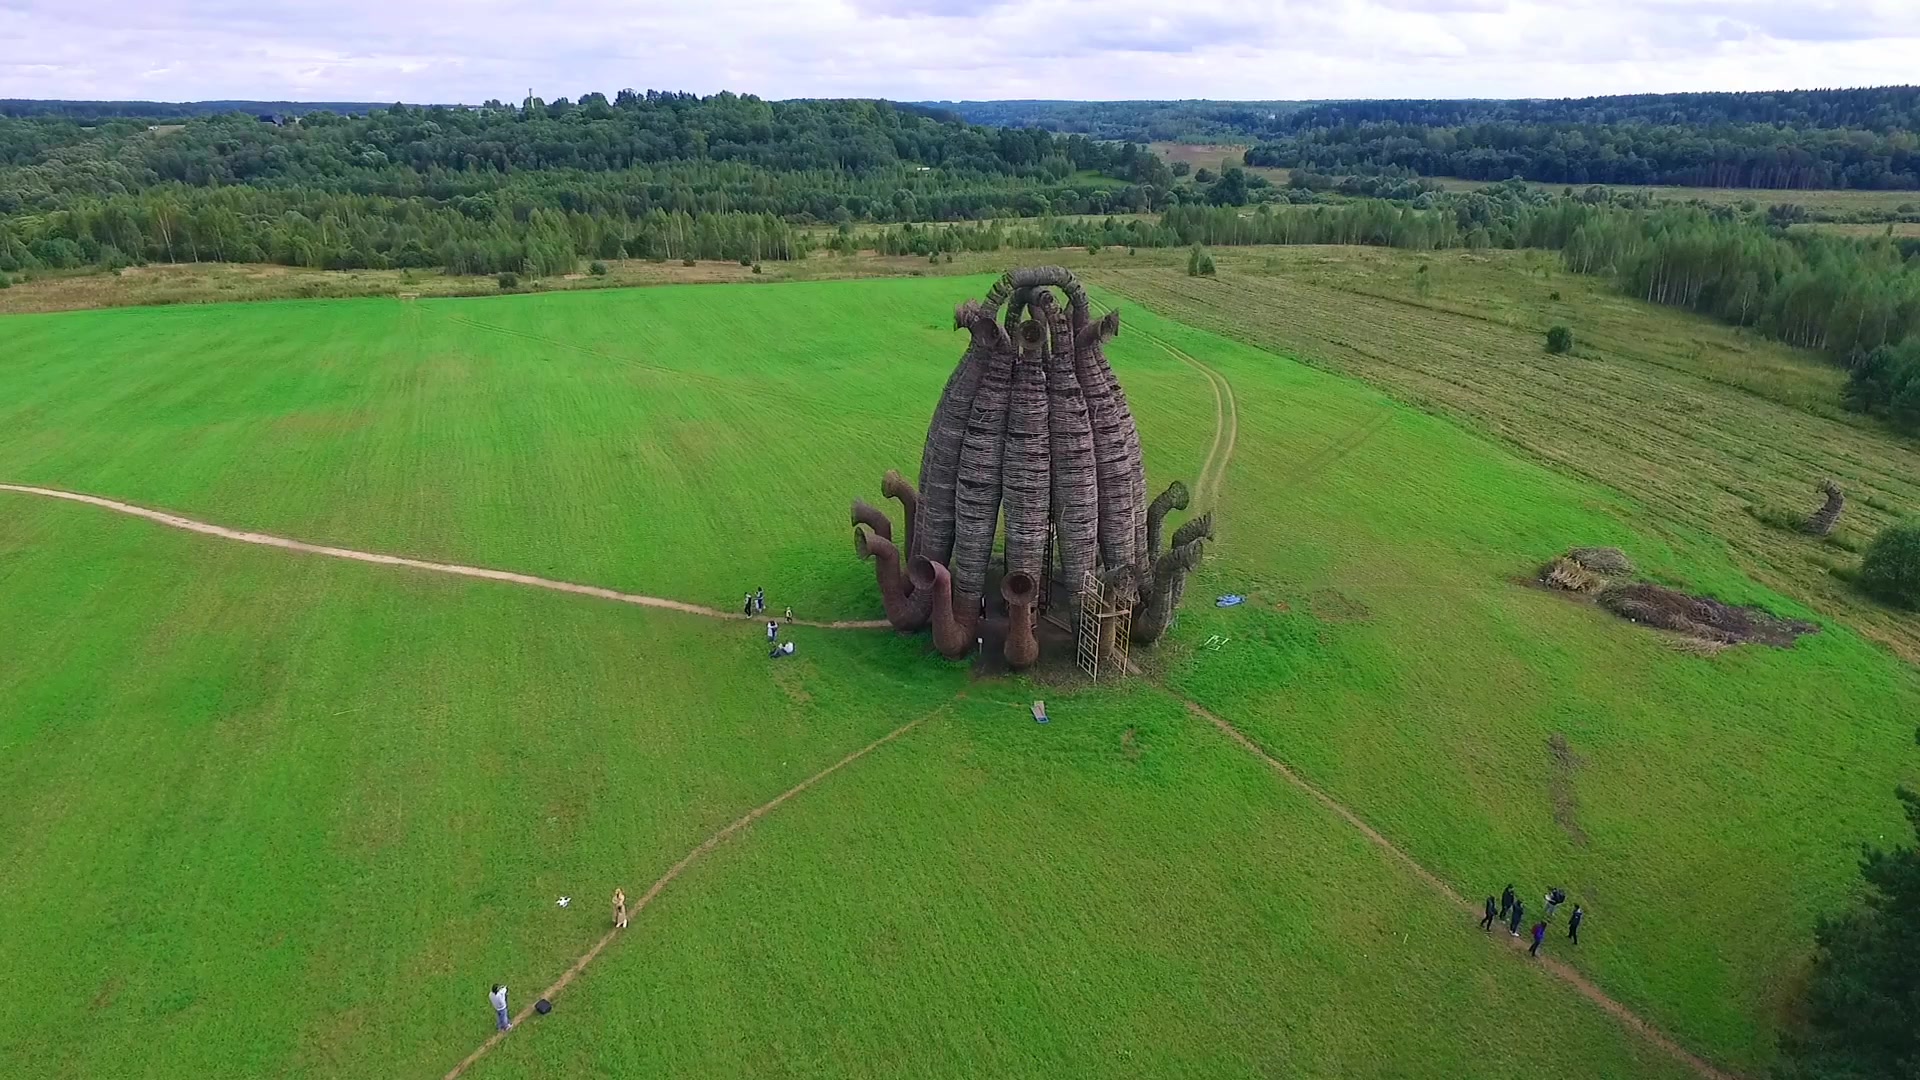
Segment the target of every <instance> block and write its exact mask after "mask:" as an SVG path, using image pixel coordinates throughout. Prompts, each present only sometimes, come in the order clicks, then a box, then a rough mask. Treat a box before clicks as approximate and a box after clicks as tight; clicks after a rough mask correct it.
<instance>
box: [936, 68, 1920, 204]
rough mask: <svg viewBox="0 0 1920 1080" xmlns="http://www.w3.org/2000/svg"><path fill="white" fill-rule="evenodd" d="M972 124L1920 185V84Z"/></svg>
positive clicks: (1793, 184) (1458, 170) (1094, 113)
mask: <svg viewBox="0 0 1920 1080" xmlns="http://www.w3.org/2000/svg"><path fill="white" fill-rule="evenodd" d="M936 105H937V107H939V108H942V109H946V110H948V111H950V112H952V113H954V114H955V115H958V116H960V117H963V118H965V119H967V120H970V121H974V122H976V123H994V124H1000V125H1008V126H1022V127H1034V128H1041V129H1046V130H1052V131H1065V132H1084V133H1087V134H1091V135H1094V136H1096V137H1100V138H1107V139H1121V140H1128V139H1131V140H1140V141H1152V140H1235V141H1255V142H1257V143H1258V145H1256V146H1254V147H1253V148H1252V149H1250V150H1248V151H1247V155H1246V162H1247V164H1249V165H1270V166H1280V167H1286V168H1310V169H1316V170H1320V171H1323V172H1334V173H1354V172H1363V173H1364V172H1379V171H1381V170H1384V169H1389V168H1403V169H1408V170H1411V171H1413V172H1415V173H1417V174H1419V175H1422V176H1458V177H1465V178H1467V179H1470V180H1505V179H1507V178H1508V177H1511V176H1519V177H1523V178H1525V179H1528V180H1538V181H1544V182H1547V183H1554V184H1677V185H1685V186H1697V187H1753V188H1868V189H1913V188H1920V137H1917V136H1916V132H1920V87H1915V86H1891V87H1874V88H1866V89H1854V90H1786V91H1777V92H1770V93H1701V94H1632V95H1625V96H1619V97H1596V98H1566V99H1559V100H1515V101H1475V100H1467V101H1421V100H1407V101H1334V102H1317V103H1287V102H1217V101H1178V102H1167V101H1132V102H1062V101H1052V102H1048V101H1036V102H940V103H936Z"/></svg>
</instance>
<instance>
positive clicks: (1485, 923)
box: [1480, 896, 1498, 931]
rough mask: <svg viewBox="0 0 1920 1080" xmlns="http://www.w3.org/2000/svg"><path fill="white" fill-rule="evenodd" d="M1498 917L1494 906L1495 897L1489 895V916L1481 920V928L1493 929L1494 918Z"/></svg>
mask: <svg viewBox="0 0 1920 1080" xmlns="http://www.w3.org/2000/svg"><path fill="white" fill-rule="evenodd" d="M1497 917H1498V916H1497V915H1496V913H1495V911H1494V907H1493V897H1491V896H1489V897H1487V917H1486V918H1484V919H1481V920H1480V929H1482V930H1487V931H1491V930H1492V929H1493V920H1494V919H1495V918H1497Z"/></svg>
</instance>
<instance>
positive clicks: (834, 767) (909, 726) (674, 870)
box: [445, 703, 951, 1080]
mask: <svg viewBox="0 0 1920 1080" xmlns="http://www.w3.org/2000/svg"><path fill="white" fill-rule="evenodd" d="M950 707H951V703H949V704H947V705H942V706H940V707H939V708H937V709H934V710H933V711H932V712H929V713H927V714H926V715H925V716H922V717H919V718H918V719H914V720H909V721H907V722H906V723H904V724H901V725H900V726H899V727H897V728H894V729H893V730H892V731H889V732H887V733H886V734H885V735H882V736H880V737H879V738H877V739H875V740H873V741H872V742H870V743H868V744H867V745H865V746H863V747H861V748H860V749H858V750H855V751H854V752H853V753H851V754H848V755H847V756H846V757H843V758H841V759H840V760H839V761H836V762H834V763H833V764H831V765H829V766H827V767H826V768H824V769H821V770H820V771H819V772H817V773H814V774H813V775H812V776H809V777H807V778H806V779H805V780H802V781H800V782H799V783H798V784H795V785H794V786H792V787H790V788H788V789H787V790H785V791H783V792H781V793H780V794H778V795H776V796H774V797H773V798H772V799H769V800H768V801H766V802H764V803H761V804H760V805H759V806H756V807H754V808H753V809H752V810H749V811H747V812H746V814H744V815H742V816H741V817H739V818H737V819H735V820H734V821H733V823H732V824H730V825H728V826H727V827H726V828H724V829H721V830H720V831H719V832H717V833H714V834H713V835H712V836H709V837H707V838H706V839H705V840H703V841H701V842H700V846H698V847H696V848H694V849H693V850H692V851H689V852H687V853H686V855H685V856H683V857H682V858H681V859H680V861H679V862H677V863H674V864H673V865H672V866H670V867H668V868H667V872H666V873H664V874H662V875H660V879H659V880H658V881H655V882H654V883H653V885H652V886H651V887H649V888H648V889H647V891H646V892H644V893H642V894H641V895H640V899H639V900H638V901H636V902H635V903H634V905H633V907H632V908H630V909H629V910H628V912H627V915H628V918H629V920H631V918H632V917H633V916H635V915H638V914H639V913H640V912H642V911H644V910H645V909H646V907H647V905H648V904H651V903H653V901H654V899H655V898H657V897H658V896H659V895H660V894H661V893H662V892H663V891H665V890H666V887H667V886H668V885H671V884H673V879H675V878H677V877H679V876H680V875H681V873H682V872H684V871H685V870H686V868H687V867H689V866H691V865H693V863H694V861H695V860H697V859H698V858H700V856H702V855H705V854H706V853H707V852H709V851H712V850H713V849H714V848H717V847H719V846H720V845H721V844H722V843H723V842H724V841H726V839H727V838H728V837H730V836H732V835H733V834H735V833H737V832H740V831H741V830H742V829H745V828H746V827H747V826H749V825H752V824H753V823H754V822H756V821H758V820H760V819H761V818H763V817H766V816H767V815H768V814H770V813H772V812H773V811H775V810H777V809H779V808H780V805H781V804H782V803H785V802H786V801H787V800H788V799H791V798H793V797H794V796H795V795H798V794H800V793H801V792H803V791H805V790H807V789H808V788H810V787H812V786H813V785H815V784H817V783H819V782H820V781H822V780H825V779H826V778H827V777H829V776H832V775H833V774H834V773H836V772H839V771H840V770H841V769H843V768H845V767H847V766H848V765H851V764H853V763H854V762H856V761H858V760H860V759H861V758H863V757H866V756H867V755H868V754H870V753H872V752H873V751H875V750H878V749H879V748H880V747H882V746H885V745H886V744H887V743H890V742H892V741H893V740H895V739H897V738H899V737H900V736H902V735H905V734H906V733H907V732H909V731H912V730H913V729H914V728H917V727H919V726H920V725H922V724H924V723H926V722H927V721H928V720H931V719H933V718H934V717H935V716H938V715H939V714H940V713H942V712H944V711H946V710H947V709H948V708H950ZM619 936H620V931H619V929H618V928H615V929H612V930H608V931H607V932H606V933H605V934H602V935H601V936H600V940H599V941H596V942H594V943H593V947H592V948H590V949H588V950H587V951H586V952H584V953H582V954H580V958H579V959H577V960H575V961H574V962H573V966H572V967H569V968H567V970H566V971H564V972H562V973H561V975H560V977H559V978H558V979H556V980H554V983H553V985H552V986H549V987H547V988H546V989H545V990H542V991H540V995H539V996H540V997H542V998H545V999H547V1000H548V1001H551V1000H553V999H554V998H555V997H557V996H558V995H559V993H560V991H562V990H565V989H566V988H567V984H569V983H571V982H573V980H574V979H576V978H578V977H579V976H580V973H581V972H583V971H585V970H586V969H587V965H588V964H591V963H593V961H594V959H595V958H596V957H598V956H599V955H600V954H601V952H603V951H605V949H606V947H607V946H608V945H611V944H613V939H614V938H616V937H619ZM532 1015H533V1006H532V1005H524V1006H521V1009H520V1012H519V1013H518V1014H516V1015H515V1016H514V1018H513V1023H514V1025H516V1026H517V1025H519V1024H520V1023H521V1022H522V1021H524V1020H526V1018H527V1017H529V1016H532ZM510 1034H512V1029H511V1028H509V1029H508V1030H506V1031H495V1032H494V1033H493V1034H492V1035H490V1036H488V1038H487V1041H485V1042H483V1043H481V1044H480V1045H479V1046H477V1047H475V1048H474V1051H473V1053H471V1054H468V1055H467V1056H466V1057H465V1058H464V1059H462V1060H461V1062H460V1064H458V1065H455V1066H454V1067H453V1068H451V1069H449V1070H447V1075H446V1077H445V1080H459V1077H460V1074H462V1073H464V1072H466V1071H467V1070H468V1069H469V1068H472V1067H473V1064H474V1062H476V1061H479V1060H480V1059H481V1058H483V1057H485V1056H486V1055H487V1052H488V1051H490V1050H492V1049H493V1048H494V1047H496V1046H498V1045H500V1040H502V1039H504V1038H506V1037H507V1036H508V1035H510Z"/></svg>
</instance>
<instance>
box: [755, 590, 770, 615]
mask: <svg viewBox="0 0 1920 1080" xmlns="http://www.w3.org/2000/svg"><path fill="white" fill-rule="evenodd" d="M753 610H755V611H765V610H767V589H766V586H764V585H762V586H761V587H760V588H758V589H755V590H753Z"/></svg>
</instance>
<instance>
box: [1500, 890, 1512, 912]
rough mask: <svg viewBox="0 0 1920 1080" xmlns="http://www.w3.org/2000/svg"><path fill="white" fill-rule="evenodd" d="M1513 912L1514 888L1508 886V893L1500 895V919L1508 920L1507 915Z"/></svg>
mask: <svg viewBox="0 0 1920 1080" xmlns="http://www.w3.org/2000/svg"><path fill="white" fill-rule="evenodd" d="M1512 910H1513V886H1512V885H1508V886H1507V889H1506V891H1505V892H1503V893H1501V894H1500V917H1501V918H1503V919H1504V918H1506V917H1507V913H1508V912H1510V911H1512Z"/></svg>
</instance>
